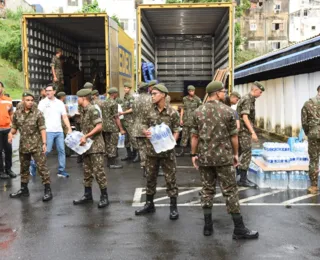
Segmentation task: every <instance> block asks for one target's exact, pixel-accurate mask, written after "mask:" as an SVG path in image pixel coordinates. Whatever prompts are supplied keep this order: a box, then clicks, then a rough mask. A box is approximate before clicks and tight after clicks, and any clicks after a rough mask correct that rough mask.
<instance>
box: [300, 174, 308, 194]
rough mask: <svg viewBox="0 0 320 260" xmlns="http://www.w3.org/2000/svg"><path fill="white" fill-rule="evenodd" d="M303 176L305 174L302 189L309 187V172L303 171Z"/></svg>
mask: <svg viewBox="0 0 320 260" xmlns="http://www.w3.org/2000/svg"><path fill="white" fill-rule="evenodd" d="M301 173H302V176H303V185H302V189H304V190H306V189H307V188H308V177H309V176H308V174H307V173H306V172H305V171H302V172H301Z"/></svg>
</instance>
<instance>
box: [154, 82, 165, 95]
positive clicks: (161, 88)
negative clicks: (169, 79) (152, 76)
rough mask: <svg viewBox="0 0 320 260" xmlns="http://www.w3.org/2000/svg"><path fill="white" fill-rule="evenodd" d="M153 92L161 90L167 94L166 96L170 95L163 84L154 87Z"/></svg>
mask: <svg viewBox="0 0 320 260" xmlns="http://www.w3.org/2000/svg"><path fill="white" fill-rule="evenodd" d="M153 90H159V91H160V92H162V93H166V94H168V93H169V91H168V89H167V87H166V86H165V85H161V84H157V85H155V86H153Z"/></svg>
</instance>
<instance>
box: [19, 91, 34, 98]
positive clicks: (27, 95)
mask: <svg viewBox="0 0 320 260" xmlns="http://www.w3.org/2000/svg"><path fill="white" fill-rule="evenodd" d="M22 97H33V98H34V95H33V93H32V92H30V91H25V92H23V93H22Z"/></svg>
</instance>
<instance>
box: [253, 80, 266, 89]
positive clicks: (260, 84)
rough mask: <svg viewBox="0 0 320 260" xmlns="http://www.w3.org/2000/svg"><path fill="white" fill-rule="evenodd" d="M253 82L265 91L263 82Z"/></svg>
mask: <svg viewBox="0 0 320 260" xmlns="http://www.w3.org/2000/svg"><path fill="white" fill-rule="evenodd" d="M253 84H254V85H256V86H257V87H258V88H259V89H260V90H262V91H265V88H264V86H263V84H262V83H261V82H259V81H255V82H254V83H253Z"/></svg>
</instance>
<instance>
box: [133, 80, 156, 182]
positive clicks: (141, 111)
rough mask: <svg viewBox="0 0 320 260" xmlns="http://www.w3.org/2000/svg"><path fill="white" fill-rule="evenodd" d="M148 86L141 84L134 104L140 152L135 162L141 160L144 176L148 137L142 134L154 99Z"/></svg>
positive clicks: (134, 130)
mask: <svg viewBox="0 0 320 260" xmlns="http://www.w3.org/2000/svg"><path fill="white" fill-rule="evenodd" d="M148 86H149V85H148V84H147V83H144V82H143V83H141V84H140V86H139V96H138V97H137V98H136V99H135V100H134V102H133V117H134V126H133V136H134V137H135V138H136V140H137V144H138V147H139V152H138V153H137V158H135V159H134V160H133V162H138V161H139V160H140V165H141V167H142V168H143V173H144V176H146V168H145V166H146V156H147V154H146V137H145V135H144V134H143V132H142V121H143V118H144V117H146V116H147V113H148V112H149V111H150V109H151V107H152V99H151V96H150V95H149V93H148Z"/></svg>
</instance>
